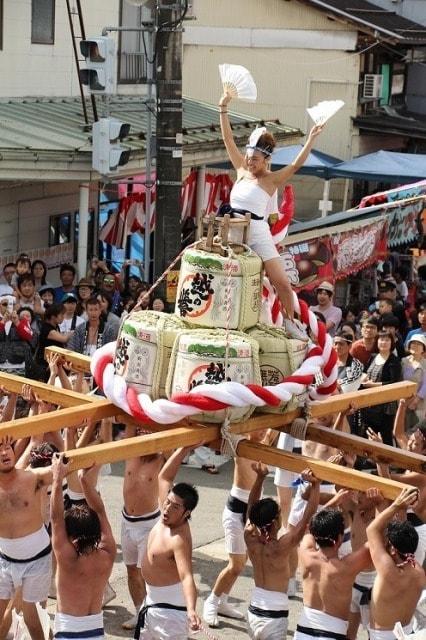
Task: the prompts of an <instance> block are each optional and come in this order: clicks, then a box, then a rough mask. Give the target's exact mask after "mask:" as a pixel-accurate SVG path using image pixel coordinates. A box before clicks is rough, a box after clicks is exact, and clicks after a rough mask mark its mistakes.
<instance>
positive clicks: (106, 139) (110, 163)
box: [92, 118, 130, 176]
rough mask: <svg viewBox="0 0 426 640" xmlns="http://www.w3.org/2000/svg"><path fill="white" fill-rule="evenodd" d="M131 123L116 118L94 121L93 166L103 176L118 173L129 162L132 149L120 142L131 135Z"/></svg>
mask: <svg viewBox="0 0 426 640" xmlns="http://www.w3.org/2000/svg"><path fill="white" fill-rule="evenodd" d="M129 131H130V125H129V124H126V123H125V122H120V120H116V119H115V118H101V119H100V120H98V122H94V123H93V129H92V133H93V155H92V167H93V169H95V170H96V171H98V173H100V174H101V175H103V176H106V175H109V174H110V173H116V172H117V171H118V167H122V166H124V165H125V164H127V163H128V162H129V158H130V149H125V148H124V147H122V146H121V145H120V144H119V142H121V140H123V138H125V137H126V136H128V135H129Z"/></svg>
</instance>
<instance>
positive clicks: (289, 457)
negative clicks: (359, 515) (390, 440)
mask: <svg viewBox="0 0 426 640" xmlns="http://www.w3.org/2000/svg"><path fill="white" fill-rule="evenodd" d="M47 351H48V352H50V353H59V354H60V355H62V356H63V357H64V360H65V361H66V362H67V363H68V364H69V365H70V367H71V368H72V369H73V370H77V371H84V372H87V371H88V370H90V358H88V357H87V356H83V355H80V354H77V353H74V352H70V351H67V350H66V349H61V348H53V347H49V348H48V349H47ZM0 384H1V385H2V386H3V387H4V388H5V389H6V390H9V391H11V392H14V393H21V392H22V387H23V385H24V384H30V385H31V387H32V388H33V389H34V391H35V392H36V394H37V395H38V396H39V397H40V398H41V399H42V400H45V401H46V402H50V403H53V404H57V405H60V406H61V408H60V409H58V410H56V411H52V412H49V413H44V414H40V415H37V416H34V417H32V418H31V419H30V420H29V419H28V418H23V419H19V420H12V421H10V422H5V423H0V438H1V437H2V436H5V435H13V437H15V438H21V437H26V436H30V435H33V434H34V435H35V434H40V433H45V432H49V431H55V430H59V429H62V428H63V427H66V426H76V425H79V424H81V423H82V422H83V421H84V420H85V419H87V418H92V419H94V420H101V419H102V418H108V417H112V416H117V419H120V420H123V421H127V422H128V421H129V420H131V421H132V422H133V423H134V421H133V420H132V419H131V418H129V416H128V415H127V414H125V413H124V412H123V411H122V410H121V409H119V408H117V407H116V406H115V405H113V404H112V403H111V402H110V401H109V400H107V399H105V398H102V397H101V396H93V395H85V394H81V393H77V392H74V391H68V390H65V389H61V388H56V387H53V386H51V385H47V384H44V383H42V382H36V381H33V380H26V379H25V378H20V377H18V376H14V375H9V374H4V373H0ZM415 390H416V385H415V384H414V383H410V382H406V383H396V384H393V385H387V386H386V387H383V388H381V389H380V390H378V389H366V390H364V391H360V392H357V393H355V394H345V395H342V396H333V397H332V398H330V399H328V400H327V401H324V402H314V403H312V404H311V405H310V407H309V414H310V416H311V417H321V416H325V415H330V414H334V413H339V412H340V411H344V410H347V409H348V408H349V407H351V406H352V407H353V408H361V407H365V406H371V405H374V404H381V403H383V402H389V401H390V400H396V399H400V398H409V397H411V396H412V395H413V394H414V393H415ZM301 414H302V410H301V409H296V410H294V411H290V412H288V413H285V414H263V415H256V416H254V417H252V418H250V419H249V420H246V421H245V422H240V423H233V424H231V426H230V433H231V434H234V435H237V434H245V433H250V432H253V431H259V430H263V429H267V428H272V429H277V430H280V431H287V432H288V431H290V429H291V422H293V420H294V419H295V418H296V417H298V416H300V415H301ZM140 426H144V425H140ZM147 428H148V429H149V430H150V431H153V433H150V434H147V435H143V436H136V437H134V438H129V439H126V440H123V441H119V442H108V443H105V444H100V445H91V446H88V447H85V448H84V449H75V450H72V451H68V452H67V458H68V460H69V464H70V470H74V469H78V468H84V467H89V466H91V465H92V464H94V463H97V464H104V463H106V462H116V461H119V460H125V459H129V458H133V457H136V456H143V455H149V454H152V453H156V452H159V451H167V450H171V449H175V448H176V447H179V446H190V445H197V444H198V443H200V442H204V443H208V442H213V441H215V440H218V439H220V438H221V431H220V426H219V425H216V424H214V425H211V424H208V425H207V424H201V423H198V422H196V421H192V420H191V421H189V420H185V421H181V422H179V423H177V424H174V425H172V426H170V425H155V426H154V427H153V426H152V425H147ZM307 435H308V437H309V439H312V440H316V441H318V442H323V443H324V444H327V445H329V446H332V447H336V448H338V449H342V450H344V451H345V450H346V451H350V452H352V453H360V454H366V453H367V454H368V455H369V456H371V457H372V458H374V459H376V460H379V461H381V462H394V463H395V462H396V463H397V464H399V465H400V466H402V467H404V468H406V469H414V470H418V471H424V469H425V467H426V458H425V456H420V455H417V454H412V453H410V452H407V451H402V450H398V449H394V448H393V447H388V446H386V445H382V444H379V443H374V442H368V441H366V440H364V439H362V438H358V437H357V436H352V435H350V434H347V433H341V432H339V431H334V430H333V429H328V428H326V427H321V426H317V425H309V426H308V429H307ZM236 452H237V455H241V456H243V457H245V458H248V459H252V460H256V461H257V460H258V461H261V462H263V463H265V464H268V465H271V466H277V467H282V468H284V469H288V470H289V471H294V472H297V473H300V472H301V471H302V470H303V469H305V468H307V467H310V468H311V469H312V470H313V471H314V473H315V474H316V475H317V477H318V478H320V479H321V480H325V481H328V482H333V483H337V484H340V485H342V486H346V487H349V488H351V489H358V490H361V491H365V490H366V489H367V488H370V487H377V488H378V489H380V490H381V492H382V494H383V495H384V496H385V497H386V498H388V499H394V498H395V497H396V496H397V495H398V494H399V492H400V491H401V490H402V488H404V486H406V485H404V484H402V483H399V482H395V481H391V480H388V479H385V478H378V477H376V476H371V475H369V474H365V473H362V472H360V471H355V470H353V469H348V468H346V467H341V466H339V465H336V464H332V463H329V462H324V461H321V460H316V459H314V458H310V457H306V456H301V455H298V454H293V453H290V452H288V451H282V450H278V449H275V448H273V447H267V446H265V445H261V444H257V443H254V442H251V441H249V440H247V439H242V440H241V441H240V442H239V443H238V446H237V450H236Z"/></svg>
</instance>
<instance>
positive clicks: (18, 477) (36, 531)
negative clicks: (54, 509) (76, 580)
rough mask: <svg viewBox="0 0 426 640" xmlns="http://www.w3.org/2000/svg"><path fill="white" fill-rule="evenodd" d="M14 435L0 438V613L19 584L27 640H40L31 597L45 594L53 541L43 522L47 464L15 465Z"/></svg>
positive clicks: (48, 479) (39, 599)
mask: <svg viewBox="0 0 426 640" xmlns="http://www.w3.org/2000/svg"><path fill="white" fill-rule="evenodd" d="M15 462H16V459H15V453H14V450H13V439H12V438H11V437H9V436H5V437H3V438H2V439H1V440H0V619H2V618H3V616H4V613H5V611H6V608H7V605H8V603H9V600H11V598H12V597H13V595H14V594H15V592H16V590H17V589H18V588H19V587H22V599H23V602H22V613H23V616H24V621H25V624H26V625H27V628H28V631H29V633H30V636H31V638H32V640H44V633H43V629H42V626H41V624H40V620H39V617H38V614H37V608H36V603H37V602H43V601H45V600H47V597H48V593H49V587H50V579H51V572H52V553H51V552H52V547H51V544H50V538H49V535H48V533H47V530H46V527H45V526H44V520H43V516H44V514H43V505H42V497H43V495H44V492H43V491H42V488H43V487H46V486H48V485H50V484H51V480H52V471H51V468H50V467H48V468H41V469H31V470H26V469H17V468H16V467H15Z"/></svg>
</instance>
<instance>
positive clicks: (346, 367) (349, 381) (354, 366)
mask: <svg viewBox="0 0 426 640" xmlns="http://www.w3.org/2000/svg"><path fill="white" fill-rule="evenodd" d="M352 343H353V336H352V334H351V333H345V332H344V331H339V332H338V333H337V334H336V335H335V336H334V349H335V351H336V353H337V367H338V371H337V384H338V387H339V389H340V391H341V392H342V393H349V392H350V391H357V390H358V389H359V386H360V384H361V378H362V374H363V373H364V366H363V364H362V363H361V362H360V361H359V360H357V359H356V358H354V357H353V356H351V354H350V352H349V350H350V348H351V346H352Z"/></svg>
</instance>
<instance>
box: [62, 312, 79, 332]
mask: <svg viewBox="0 0 426 640" xmlns="http://www.w3.org/2000/svg"><path fill="white" fill-rule="evenodd" d="M73 319H74V318H64V319H63V320H62V322H61V324H60V325H59V329H60V330H61V333H66V332H67V331H71V329H72V321H73ZM84 322H85V320H84V318H82V317H81V316H76V318H75V325H74V328H75V329H76V328H77V327H79V326H80V325H81V324H84Z"/></svg>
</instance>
